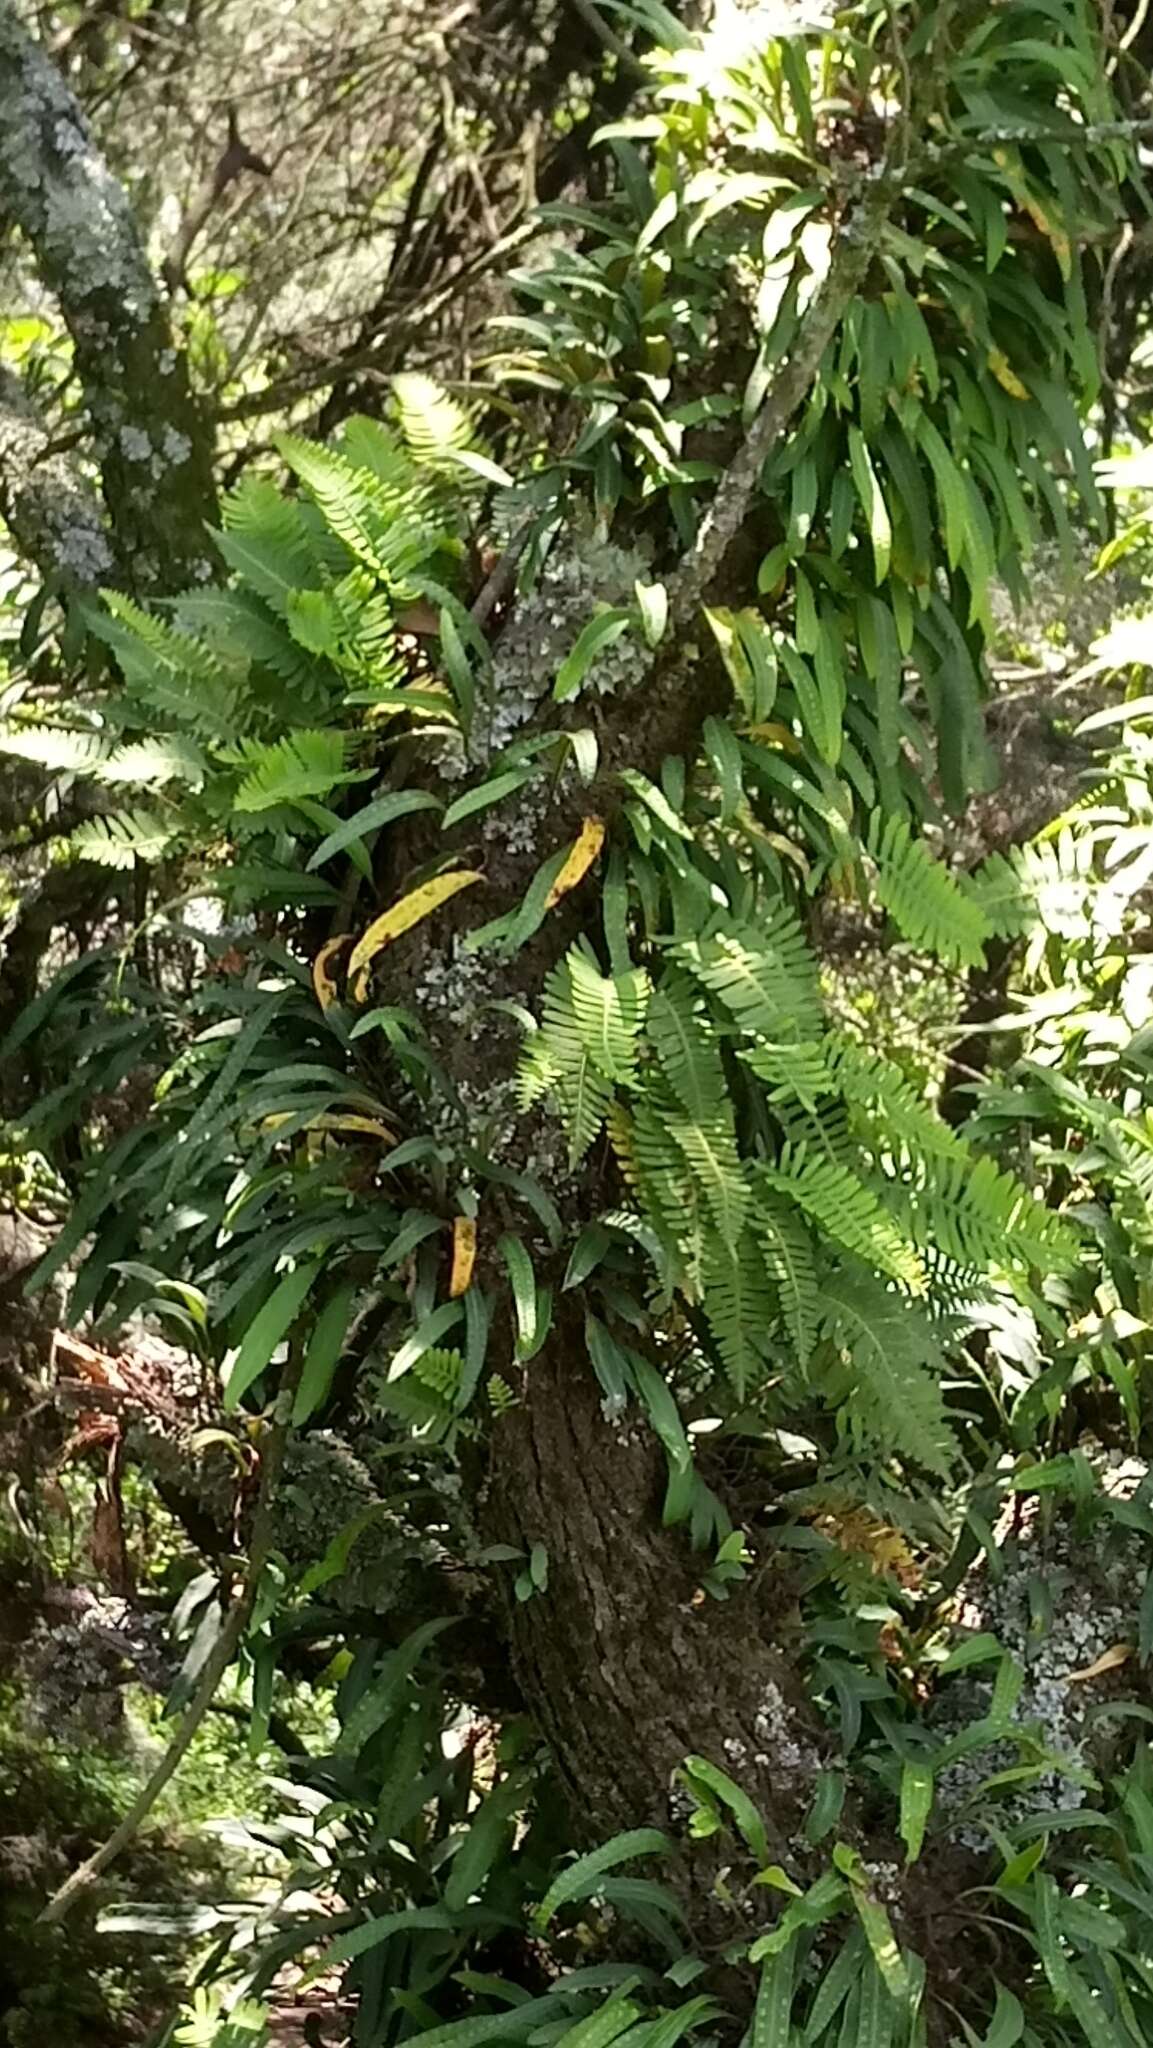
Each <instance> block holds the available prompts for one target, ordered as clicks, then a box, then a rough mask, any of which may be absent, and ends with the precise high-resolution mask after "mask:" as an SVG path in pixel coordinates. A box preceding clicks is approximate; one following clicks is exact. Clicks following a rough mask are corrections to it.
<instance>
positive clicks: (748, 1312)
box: [701, 1229, 776, 1401]
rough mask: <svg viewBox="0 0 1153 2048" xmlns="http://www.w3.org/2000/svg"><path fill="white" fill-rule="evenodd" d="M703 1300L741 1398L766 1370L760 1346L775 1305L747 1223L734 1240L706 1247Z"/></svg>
mask: <svg viewBox="0 0 1153 2048" xmlns="http://www.w3.org/2000/svg"><path fill="white" fill-rule="evenodd" d="M701 1306H702V1308H703V1310H704V1314H705V1321H706V1322H707V1323H708V1326H709V1331H710V1334H711V1336H712V1339H713V1342H714V1344H715V1345H716V1347H717V1352H718V1354H719V1356H720V1359H721V1362H722V1364H723V1365H724V1368H725V1371H726V1373H727V1374H728V1377H729V1381H730V1383H731V1385H732V1388H733V1392H734V1393H735V1394H736V1396H737V1399H738V1400H739V1401H743V1400H744V1399H745V1397H746V1395H747V1393H748V1390H749V1388H750V1386H751V1385H752V1384H753V1382H754V1380H755V1379H756V1378H757V1377H759V1376H760V1375H762V1374H763V1372H764V1364H765V1358H764V1352H763V1350H762V1348H761V1347H762V1346H763V1344H764V1340H765V1333H766V1331H767V1330H768V1329H769V1327H770V1325H771V1323H772V1321H773V1317H774V1314H775V1311H776V1301H775V1299H774V1296H773V1289H772V1288H771V1286H770V1285H769V1280H768V1275H767V1273H766V1270H765V1264H764V1261H763V1259H762V1258H761V1255H760V1252H759V1250H758V1248H757V1245H756V1242H755V1240H754V1238H753V1237H752V1235H751V1233H750V1232H749V1231H748V1230H747V1229H746V1230H745V1231H743V1232H742V1234H741V1236H740V1238H739V1239H738V1240H737V1242H736V1244H735V1245H725V1244H716V1243H713V1244H711V1245H710V1246H709V1247H708V1249H707V1250H706V1253H705V1257H704V1259H703V1261H702V1268H701Z"/></svg>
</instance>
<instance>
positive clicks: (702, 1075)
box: [646, 971, 727, 1122]
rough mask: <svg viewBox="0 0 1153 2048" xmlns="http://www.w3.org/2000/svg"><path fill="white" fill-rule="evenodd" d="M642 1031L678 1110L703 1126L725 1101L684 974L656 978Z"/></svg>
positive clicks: (715, 1057)
mask: <svg viewBox="0 0 1153 2048" xmlns="http://www.w3.org/2000/svg"><path fill="white" fill-rule="evenodd" d="M646 1031H647V1033H648V1037H649V1041H650V1043H651V1044H652V1047H653V1049H654V1051H655V1053H656V1056H657V1059H658V1061H659V1063H660V1068H661V1072H662V1074H663V1075H664V1077H665V1080H666V1081H667V1082H668V1085H669V1087H670V1088H671V1089H672V1091H673V1094H674V1095H675V1096H676V1098H677V1101H678V1102H679V1103H680V1105H681V1107H682V1109H685V1110H687V1112H688V1114H689V1115H690V1116H691V1117H694V1118H695V1119H696V1120H697V1121H698V1122H708V1121H709V1120H710V1119H711V1118H712V1117H714V1116H716V1114H717V1113H718V1111H719V1110H720V1108H721V1105H722V1103H723V1102H724V1101H725V1100H726V1097H727V1089H726V1084H725V1071H724V1068H723V1066H722V1064H721V1058H720V1052H719V1049H718V1046H717V1041H716V1037H715V1034H714V1033H713V1032H712V1030H711V1029H710V1025H709V1019H708V1014H707V1011H706V1009H705V1005H704V1002H703V999H702V997H701V995H700V992H699V991H698V990H697V988H696V987H695V986H694V984H693V982H692V981H691V980H690V979H689V977H688V975H687V974H678V973H677V972H675V971H674V972H672V973H669V974H665V975H663V976H662V978H661V983H660V986H659V988H658V989H657V990H656V993H655V994H654V996H653V998H652V1001H651V1002H650V1004H649V1010H648V1017H647V1020H646Z"/></svg>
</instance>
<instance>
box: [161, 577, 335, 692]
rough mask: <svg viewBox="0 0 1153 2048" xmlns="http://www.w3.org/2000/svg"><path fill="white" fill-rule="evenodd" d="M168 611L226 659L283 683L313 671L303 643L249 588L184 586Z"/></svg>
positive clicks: (301, 679)
mask: <svg viewBox="0 0 1153 2048" xmlns="http://www.w3.org/2000/svg"><path fill="white" fill-rule="evenodd" d="M173 617H174V618H175V619H176V621H177V623H178V625H179V626H180V627H181V629H182V631H184V632H190V633H197V634H200V635H202V636H203V638H204V639H205V640H206V641H207V642H208V644H209V646H211V647H214V648H215V649H216V650H217V651H218V652H219V653H220V654H221V655H223V656H224V657H225V659H226V660H228V659H231V660H232V661H234V662H256V663H258V664H259V666H260V667H261V668H266V669H269V670H270V671H271V672H272V674H273V675H275V676H278V677H280V678H282V679H283V680H284V681H285V682H287V683H294V684H300V683H303V682H305V681H306V680H307V679H308V678H309V677H310V676H312V675H313V674H314V673H315V669H316V664H315V662H314V661H313V660H312V659H311V657H310V656H309V654H308V651H307V649H306V648H303V647H301V646H299V645H298V643H297V642H296V641H295V640H294V639H293V637H292V635H291V633H288V632H286V631H285V629H284V627H283V625H282V624H281V622H280V618H279V617H278V616H277V614H276V612H275V610H274V609H273V608H272V607H271V606H269V605H268V604H266V603H265V602H264V600H263V599H262V598H260V597H258V596H257V594H256V592H255V590H244V589H234V590H194V591H190V592H187V593H186V594H185V596H183V597H181V598H178V599H177V601H176V603H175V604H174V606H173Z"/></svg>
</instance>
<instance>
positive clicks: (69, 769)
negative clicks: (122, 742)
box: [0, 724, 108, 775]
mask: <svg viewBox="0 0 1153 2048" xmlns="http://www.w3.org/2000/svg"><path fill="white" fill-rule="evenodd" d="M0 754H11V755H14V756H15V758H16V759H17V760H20V761H34V762H35V763H36V765H37V767H38V768H48V769H51V771H52V773H53V774H55V775H91V774H93V773H94V772H95V770H96V769H97V768H98V767H99V765H100V763H101V762H102V761H103V760H104V759H105V758H106V756H107V754H108V742H107V740H106V739H105V738H104V737H103V735H102V734H100V733H98V732H93V731H91V729H89V730H88V731H87V732H84V731H77V730H76V728H75V727H72V726H65V725H32V724H29V725H15V724H13V725H5V726H3V727H0Z"/></svg>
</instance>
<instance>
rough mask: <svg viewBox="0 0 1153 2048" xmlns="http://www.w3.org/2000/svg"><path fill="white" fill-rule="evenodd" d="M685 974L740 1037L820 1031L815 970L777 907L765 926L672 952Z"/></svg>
mask: <svg viewBox="0 0 1153 2048" xmlns="http://www.w3.org/2000/svg"><path fill="white" fill-rule="evenodd" d="M677 956H678V958H679V959H681V960H682V961H683V962H684V965H685V966H686V967H687V968H688V970H689V973H690V974H692V975H693V976H694V978H695V979H696V980H697V981H699V982H700V983H701V985H702V986H703V987H704V988H706V989H708V991H709V993H710V994H711V995H715V996H717V997H718V998H719V1000H720V1001H721V1002H722V1003H723V1004H724V1006H725V1008H726V1009H727V1010H728V1011H729V1012H730V1014H731V1015H732V1016H733V1017H735V1018H736V1020H737V1022H738V1024H739V1025H740V1026H741V1028H742V1029H743V1030H745V1031H756V1032H760V1033H762V1034H763V1035H764V1036H765V1037H766V1038H774V1039H779V1038H781V1037H783V1036H788V1035H790V1034H792V1033H796V1034H797V1035H798V1036H800V1037H805V1038H812V1037H815V1036H816V1035H817V1033H818V1031H819V1030H820V1026H821V1000H820V991H819V989H818V986H817V974H816V968H815V966H814V964H813V957H812V954H811V953H810V951H809V948H808V944H807V942H806V940H805V935H804V933H803V932H802V930H801V927H800V924H799V923H798V921H797V919H796V918H795V917H794V915H793V913H792V911H791V910H788V909H786V908H785V907H784V906H782V907H781V908H780V909H779V910H778V911H776V912H775V913H774V914H773V916H772V917H771V918H770V919H769V920H768V922H767V923H766V924H764V925H757V926H751V925H739V926H735V927H733V928H732V929H731V930H729V931H725V932H718V933H717V934H715V935H714V936H713V937H711V938H706V939H690V940H688V941H686V942H685V943H684V944H682V945H681V946H679V947H678V948H677Z"/></svg>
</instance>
